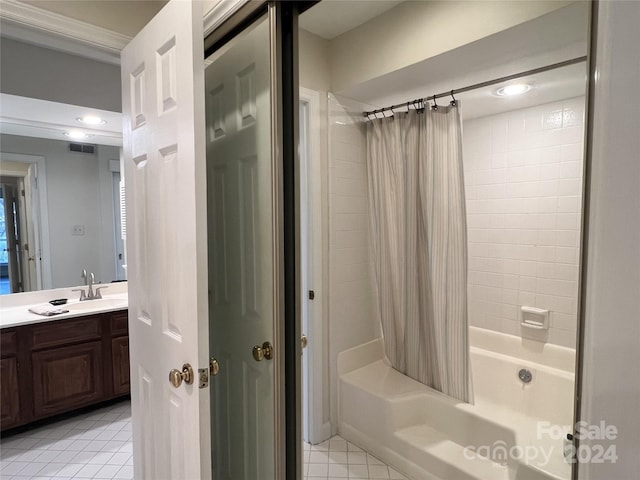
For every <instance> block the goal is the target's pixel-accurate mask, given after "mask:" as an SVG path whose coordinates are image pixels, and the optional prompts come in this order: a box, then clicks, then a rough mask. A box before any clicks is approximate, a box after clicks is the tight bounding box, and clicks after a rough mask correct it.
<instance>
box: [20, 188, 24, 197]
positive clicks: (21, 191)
mask: <svg viewBox="0 0 640 480" xmlns="http://www.w3.org/2000/svg"><path fill="white" fill-rule="evenodd" d="M20 194H21V195H22V196H23V197H24V188H23V189H22V190H20Z"/></svg>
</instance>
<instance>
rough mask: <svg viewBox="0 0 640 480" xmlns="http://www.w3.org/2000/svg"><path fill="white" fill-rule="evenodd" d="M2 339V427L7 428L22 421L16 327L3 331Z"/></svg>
mask: <svg viewBox="0 0 640 480" xmlns="http://www.w3.org/2000/svg"><path fill="white" fill-rule="evenodd" d="M0 339H1V341H2V344H1V345H0V355H1V358H0V424H2V428H5V425H6V428H11V427H12V426H15V425H17V424H18V422H19V421H20V417H19V412H20V394H19V391H18V358H17V355H16V353H17V348H16V331H15V329H13V330H8V331H7V332H6V333H5V332H3V333H2V336H1V337H0Z"/></svg>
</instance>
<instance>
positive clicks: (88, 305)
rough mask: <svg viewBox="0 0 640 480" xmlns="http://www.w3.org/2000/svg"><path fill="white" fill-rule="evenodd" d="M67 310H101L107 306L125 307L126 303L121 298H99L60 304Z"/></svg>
mask: <svg viewBox="0 0 640 480" xmlns="http://www.w3.org/2000/svg"><path fill="white" fill-rule="evenodd" d="M60 307H61V308H63V309H65V310H69V312H81V311H85V310H102V309H108V308H126V307H127V303H126V301H125V300H124V299H122V298H108V297H107V298H100V299H98V300H85V301H84V302H74V303H68V304H66V305H60Z"/></svg>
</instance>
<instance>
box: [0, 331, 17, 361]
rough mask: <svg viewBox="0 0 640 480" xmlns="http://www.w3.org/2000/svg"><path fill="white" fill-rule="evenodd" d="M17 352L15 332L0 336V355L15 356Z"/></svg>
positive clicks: (3, 333) (4, 333)
mask: <svg viewBox="0 0 640 480" xmlns="http://www.w3.org/2000/svg"><path fill="white" fill-rule="evenodd" d="M17 350H18V334H17V332H16V331H15V330H13V331H9V332H5V331H3V332H2V334H0V353H1V354H2V356H3V357H8V356H11V355H15V354H16V351H17Z"/></svg>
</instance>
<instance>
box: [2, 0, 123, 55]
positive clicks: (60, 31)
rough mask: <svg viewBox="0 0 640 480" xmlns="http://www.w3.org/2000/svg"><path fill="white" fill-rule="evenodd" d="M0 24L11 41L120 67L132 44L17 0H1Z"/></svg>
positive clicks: (119, 36) (101, 29)
mask: <svg viewBox="0 0 640 480" xmlns="http://www.w3.org/2000/svg"><path fill="white" fill-rule="evenodd" d="M0 20H1V21H2V35H3V36H6V37H8V38H14V39H16V40H20V41H23V42H26V43H31V44H35V45H39V46H43V47H46V48H53V49H56V50H61V51H65V52H67V53H72V54H75V55H81V56H85V57H89V58H94V59H96V60H99V61H106V62H109V63H117V64H119V63H120V51H121V50H122V48H124V46H125V45H127V43H129V41H130V40H131V38H130V37H128V36H126V35H122V34H120V33H117V32H114V31H112V30H108V29H106V28H102V27H98V26H96V25H92V24H90V23H87V22H82V21H80V20H75V19H73V18H69V17H65V16H64V15H60V14H57V13H53V12H49V11H47V10H44V9H42V8H38V7H34V6H32V5H29V4H25V3H21V2H18V1H17V0H0Z"/></svg>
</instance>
